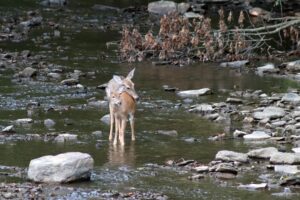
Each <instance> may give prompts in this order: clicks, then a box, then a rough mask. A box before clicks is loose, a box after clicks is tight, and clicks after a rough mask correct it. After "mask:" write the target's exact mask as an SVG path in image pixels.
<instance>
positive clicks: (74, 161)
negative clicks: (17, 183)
mask: <svg viewBox="0 0 300 200" xmlns="http://www.w3.org/2000/svg"><path fill="white" fill-rule="evenodd" d="M93 166H94V159H93V158H92V157H91V156H90V155H89V154H86V153H80V152H68V153H62V154H58V155H56V156H51V155H48V156H43V157H40V158H36V159H33V160H31V161H30V164H29V168H28V178H29V179H30V180H32V181H34V182H58V183H67V182H71V181H76V180H81V179H89V178H90V175H91V171H92V169H93Z"/></svg>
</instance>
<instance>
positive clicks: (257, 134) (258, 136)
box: [243, 131, 271, 140]
mask: <svg viewBox="0 0 300 200" xmlns="http://www.w3.org/2000/svg"><path fill="white" fill-rule="evenodd" d="M243 138H244V139H245V140H265V139H269V138H271V136H270V135H269V134H267V133H266V132H264V131H253V132H252V133H251V134H248V135H244V136H243Z"/></svg>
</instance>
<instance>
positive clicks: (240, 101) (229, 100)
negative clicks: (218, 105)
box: [226, 97, 243, 104]
mask: <svg viewBox="0 0 300 200" xmlns="http://www.w3.org/2000/svg"><path fill="white" fill-rule="evenodd" d="M226 103H233V104H242V103H243V100H242V99H238V98H231V97H230V98H227V99H226Z"/></svg>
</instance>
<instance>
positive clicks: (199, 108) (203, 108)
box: [189, 103, 215, 114]
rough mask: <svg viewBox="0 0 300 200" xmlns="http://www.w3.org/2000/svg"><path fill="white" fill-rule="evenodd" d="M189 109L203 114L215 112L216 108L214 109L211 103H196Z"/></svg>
mask: <svg viewBox="0 0 300 200" xmlns="http://www.w3.org/2000/svg"><path fill="white" fill-rule="evenodd" d="M189 111H190V112H197V113H201V114H210V113H212V112H214V111H215V109H213V107H212V106H211V105H209V104H206V103H203V104H199V105H196V106H195V107H194V108H191V109H190V110H189Z"/></svg>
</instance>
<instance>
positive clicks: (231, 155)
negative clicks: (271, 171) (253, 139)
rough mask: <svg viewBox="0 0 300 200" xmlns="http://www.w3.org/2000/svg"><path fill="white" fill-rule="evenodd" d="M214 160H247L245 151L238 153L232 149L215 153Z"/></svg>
mask: <svg viewBox="0 0 300 200" xmlns="http://www.w3.org/2000/svg"><path fill="white" fill-rule="evenodd" d="M215 159H216V160H223V161H238V162H248V156H247V154H245V153H238V152H234V151H227V150H222V151H219V152H218V153H217V154H216V157H215Z"/></svg>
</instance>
